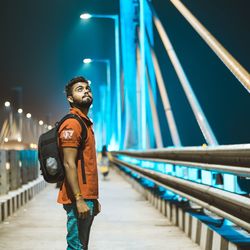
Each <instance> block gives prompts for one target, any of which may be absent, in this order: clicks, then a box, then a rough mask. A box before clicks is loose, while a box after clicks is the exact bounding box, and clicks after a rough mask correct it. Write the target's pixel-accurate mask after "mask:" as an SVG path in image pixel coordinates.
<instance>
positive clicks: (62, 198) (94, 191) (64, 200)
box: [57, 108, 98, 204]
mask: <svg viewBox="0 0 250 250" xmlns="http://www.w3.org/2000/svg"><path fill="white" fill-rule="evenodd" d="M70 113H72V114H76V115H78V116H80V117H81V118H82V119H83V121H84V123H85V125H86V128H87V138H86V140H85V142H83V143H84V148H83V150H82V149H81V148H80V149H79V152H80V153H81V154H82V155H81V154H79V156H78V159H77V175H78V184H79V188H80V191H81V194H82V196H83V198H84V199H97V198H98V174H97V164H96V150H95V137H94V131H93V128H92V125H93V124H92V122H91V121H90V120H89V118H88V117H87V116H86V115H84V114H83V113H82V112H81V111H80V110H79V109H77V108H71V109H70ZM58 138H59V147H60V148H61V149H62V148H64V147H75V148H79V147H81V145H82V127H81V125H80V123H79V122H78V121H77V120H76V119H73V118H70V119H67V120H65V121H64V122H63V123H62V124H61V126H60V128H59V131H58ZM81 157H83V162H84V169H82V162H81ZM74 201H75V198H74V195H73V193H72V191H71V188H70V186H69V184H68V182H67V180H66V178H65V179H64V181H63V184H62V186H61V188H60V190H59V194H58V199H57V202H58V203H61V204H70V203H72V202H74Z"/></svg>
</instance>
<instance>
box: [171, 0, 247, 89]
mask: <svg viewBox="0 0 250 250" xmlns="http://www.w3.org/2000/svg"><path fill="white" fill-rule="evenodd" d="M170 1H171V2H172V4H173V5H174V6H175V7H176V8H177V10H178V11H179V12H180V13H181V14H182V15H183V17H184V18H185V19H186V20H187V21H188V22H189V23H190V25H191V26H192V27H193V28H194V30H195V31H196V32H197V33H198V34H199V35H200V36H201V37H202V39H203V40H204V41H205V42H206V43H207V45H208V46H209V47H210V48H211V49H212V50H213V51H214V53H215V54H216V55H217V56H218V57H219V58H220V59H221V61H222V62H223V63H224V64H225V65H226V66H227V68H228V69H229V70H230V71H231V72H232V73H233V75H234V76H235V77H236V78H237V79H238V80H239V81H240V82H241V84H242V85H243V86H244V87H245V88H246V90H247V91H248V92H249V93H250V75H249V73H248V71H247V70H246V69H245V68H244V67H243V66H242V65H241V64H240V63H239V62H238V61H237V60H236V59H235V58H234V57H233V56H232V55H231V54H230V53H229V52H228V51H227V50H226V49H225V48H224V47H223V46H222V44H221V43H219V42H218V41H217V39H216V38H215V37H214V36H213V35H212V34H211V33H210V32H209V31H208V30H207V29H206V28H205V27H204V26H203V25H202V24H201V23H200V22H199V21H198V20H197V18H196V17H195V16H194V15H193V14H192V13H191V12H190V11H189V10H188V9H187V8H186V7H185V6H184V5H183V3H182V2H181V1H179V0H170Z"/></svg>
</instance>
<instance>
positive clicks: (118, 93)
mask: <svg viewBox="0 0 250 250" xmlns="http://www.w3.org/2000/svg"><path fill="white" fill-rule="evenodd" d="M80 18H81V19H84V20H87V19H90V18H107V19H112V20H113V21H114V25H115V57H116V58H115V64H116V66H115V68H116V98H117V99H116V100H117V141H118V142H119V144H120V145H121V86H120V79H121V76H120V49H119V44H120V41H119V40H120V37H119V34H120V30H119V16H118V15H101V14H98V15H97V14H89V13H83V14H81V15H80ZM119 148H120V147H119Z"/></svg>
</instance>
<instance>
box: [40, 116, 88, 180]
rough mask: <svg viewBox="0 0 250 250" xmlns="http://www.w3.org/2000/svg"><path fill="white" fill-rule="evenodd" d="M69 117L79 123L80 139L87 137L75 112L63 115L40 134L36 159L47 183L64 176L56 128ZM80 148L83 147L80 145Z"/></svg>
mask: <svg viewBox="0 0 250 250" xmlns="http://www.w3.org/2000/svg"><path fill="white" fill-rule="evenodd" d="M69 118H74V119H76V120H77V121H78V122H79V123H80V124H81V127H82V138H83V140H82V141H83V142H84V141H85V139H86V137H87V129H86V126H85V123H84V122H83V120H82V118H80V117H79V116H78V115H75V114H68V115H66V116H64V117H63V118H62V119H61V120H60V121H59V122H57V123H56V124H55V127H54V128H52V129H51V130H49V131H47V132H46V133H43V134H41V135H40V137H39V141H38V159H39V162H40V170H41V172H42V175H43V178H44V180H45V181H47V182H49V183H57V182H60V181H62V180H63V179H64V178H65V170H64V166H63V161H62V159H61V153H60V150H59V145H58V130H59V128H60V126H61V124H62V123H63V122H64V121H65V120H67V119H69ZM81 148H82V149H83V147H82V146H81Z"/></svg>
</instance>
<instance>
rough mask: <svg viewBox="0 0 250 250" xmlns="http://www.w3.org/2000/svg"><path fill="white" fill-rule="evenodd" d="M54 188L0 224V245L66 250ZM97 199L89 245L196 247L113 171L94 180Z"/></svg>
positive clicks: (124, 249)
mask: <svg viewBox="0 0 250 250" xmlns="http://www.w3.org/2000/svg"><path fill="white" fill-rule="evenodd" d="M57 192H58V189H56V188H55V186H54V185H48V187H46V189H45V190H44V191H42V192H41V193H39V194H38V195H36V196H35V198H34V199H33V200H32V201H30V202H29V203H28V204H26V205H25V206H24V207H22V208H21V209H20V210H19V211H18V212H17V213H16V214H14V215H13V216H12V217H10V218H9V219H7V220H6V221H5V222H4V223H1V224H0V249H1V250H34V249H36V250H63V249H66V240H65V236H66V215H65V212H64V210H63V209H62V207H61V205H59V204H57V203H56V197H57ZM100 202H101V204H102V212H101V214H99V215H98V216H97V217H96V218H95V221H94V224H93V227H92V232H91V236H90V244H89V250H165V249H166V250H198V249H200V247H199V246H198V245H197V244H195V243H193V242H192V241H191V240H190V239H189V238H188V237H187V236H186V235H185V234H184V233H183V232H182V231H181V230H180V229H179V228H178V227H175V226H172V225H171V224H170V223H169V222H168V220H167V219H166V218H165V217H164V216H163V215H162V214H160V213H159V212H158V211H157V210H156V209H155V208H153V207H152V206H151V205H150V204H149V202H148V201H146V200H144V198H143V197H142V196H141V195H140V194H138V193H137V192H136V191H134V190H133V189H132V188H131V186H130V184H129V183H127V182H126V181H125V180H124V179H123V178H122V177H121V176H119V175H118V174H117V173H116V172H114V171H111V172H110V174H109V176H108V179H107V180H105V181H102V180H100Z"/></svg>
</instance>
